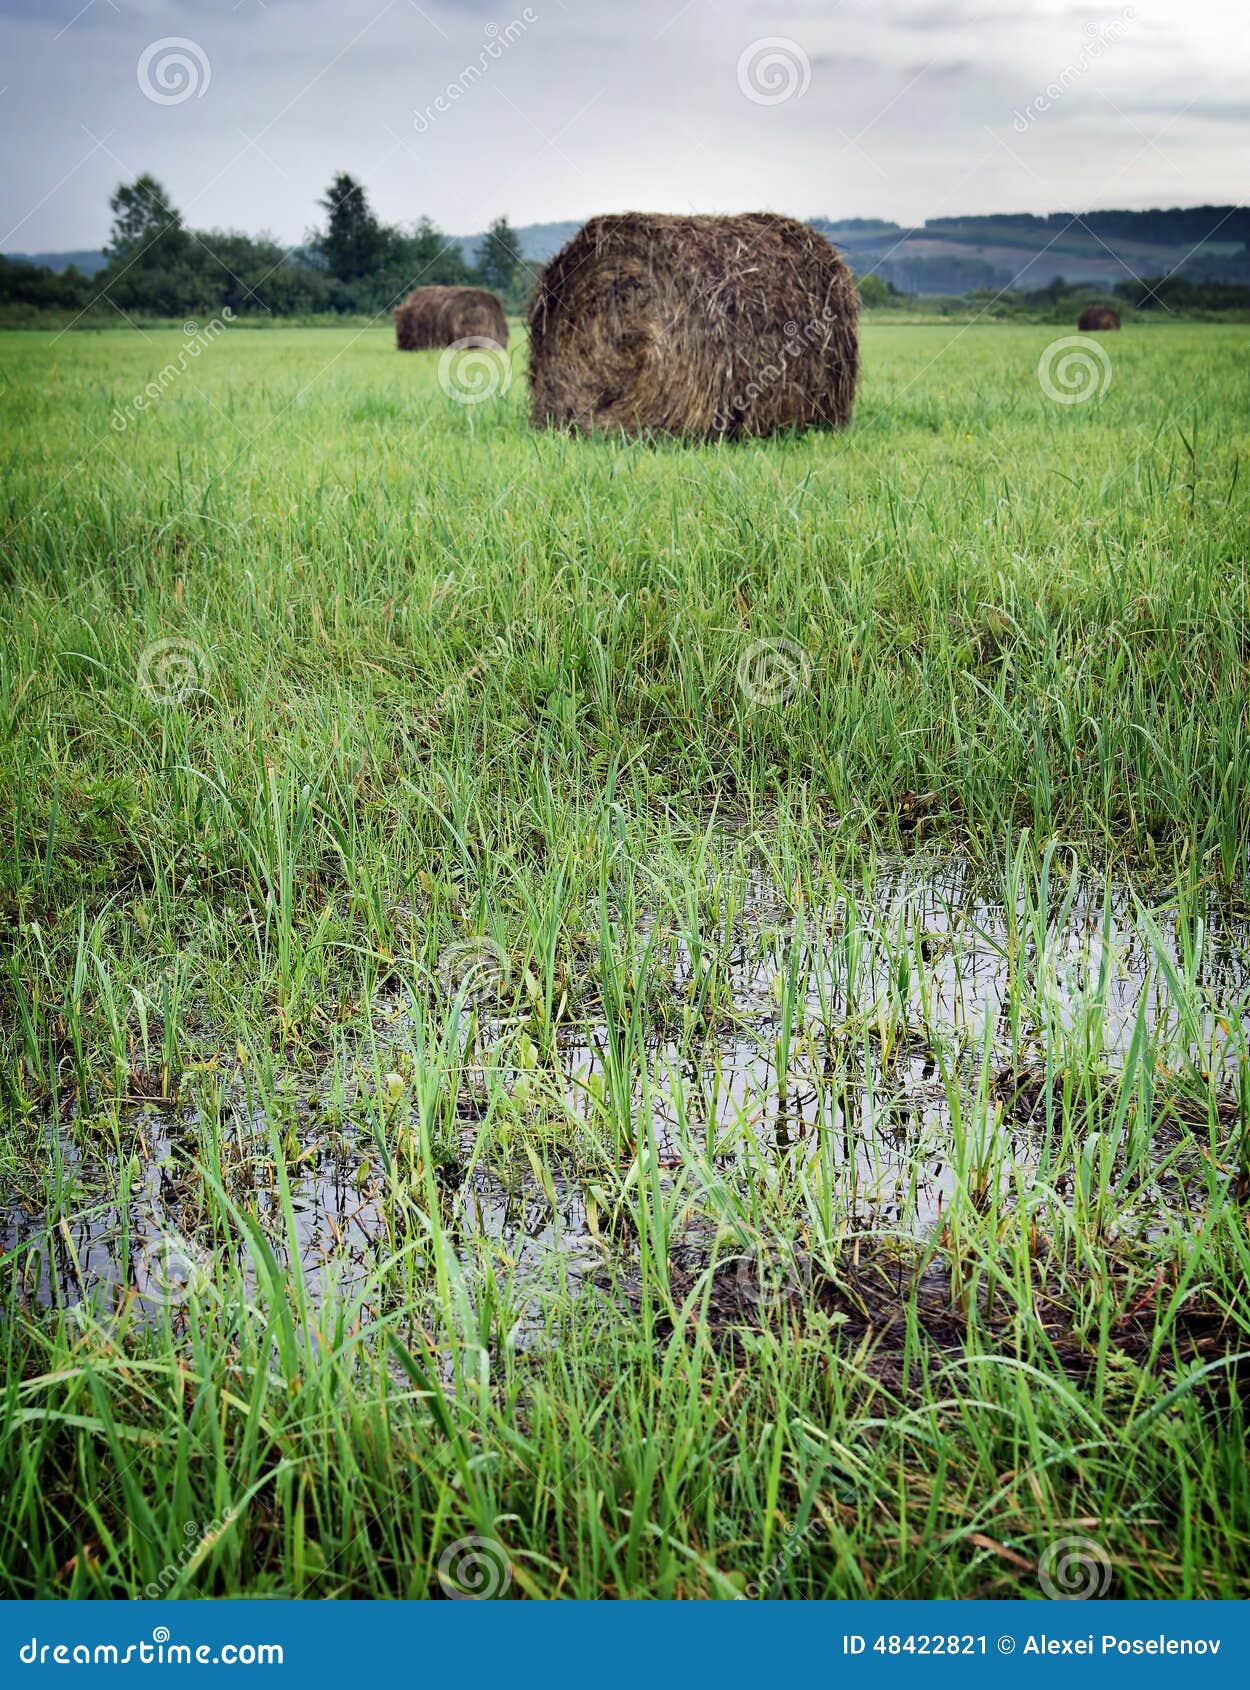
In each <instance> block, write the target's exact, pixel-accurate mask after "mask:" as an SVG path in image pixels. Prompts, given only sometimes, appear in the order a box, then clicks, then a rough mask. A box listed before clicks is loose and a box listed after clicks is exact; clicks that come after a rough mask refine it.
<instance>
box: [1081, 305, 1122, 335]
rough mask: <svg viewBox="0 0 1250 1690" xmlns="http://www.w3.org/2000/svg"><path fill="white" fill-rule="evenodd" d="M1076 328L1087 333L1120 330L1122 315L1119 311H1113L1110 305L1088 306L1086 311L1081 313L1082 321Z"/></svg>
mask: <svg viewBox="0 0 1250 1690" xmlns="http://www.w3.org/2000/svg"><path fill="white" fill-rule="evenodd" d="M1076 326H1077V328H1078V329H1083V330H1085V331H1086V332H1087V333H1088V332H1089V330H1091V329H1092V330H1094V331H1095V332H1098V331H1099V330H1106V329H1118V328H1119V326H1120V314H1119V312H1118V311H1113V310H1112V309H1111V307H1110V306H1109V305H1087V306H1086V307H1085V309H1084V311H1082V312H1081V320H1080V322H1079V323H1078V324H1077V325H1076Z"/></svg>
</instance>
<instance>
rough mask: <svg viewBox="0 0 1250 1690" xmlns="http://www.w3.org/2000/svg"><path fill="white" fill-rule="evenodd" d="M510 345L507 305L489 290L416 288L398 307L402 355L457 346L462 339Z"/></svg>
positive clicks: (397, 341) (397, 333)
mask: <svg viewBox="0 0 1250 1690" xmlns="http://www.w3.org/2000/svg"><path fill="white" fill-rule="evenodd" d="M470 339H472V340H478V341H483V340H493V341H494V342H495V344H496V345H497V346H499V347H505V346H507V344H508V319H507V318H506V317H505V316H504V313H503V306H502V305H501V304H500V302H499V300H498V299H497V298H496V297H495V295H494V294H493V293H487V291H486V289H485V288H456V287H428V288H414V289H413V291H412V292H411V293H410V294H409V295H408V297H407V299H405V300H404V302H403V304H402V305H397V306H396V307H395V344H396V346H397V347H398V348H399V350H400V351H401V352H420V351H422V350H424V349H425V348H427V347H431V346H454V345H455V343H456V342H457V341H458V340H470Z"/></svg>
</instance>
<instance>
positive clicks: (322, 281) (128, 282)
mask: <svg viewBox="0 0 1250 1690" xmlns="http://www.w3.org/2000/svg"><path fill="white" fill-rule="evenodd" d="M320 204H321V207H322V209H323V211H324V212H325V224H324V227H321V228H318V229H315V230H313V231H311V232H310V233H309V235H308V237H307V238H306V240H305V242H304V243H303V244H302V245H301V246H298V247H294V248H284V247H283V246H282V245H281V244H280V243H279V242H278V241H276V240H275V239H273V238H272V237H271V236H268V235H245V234H240V233H238V232H237V231H235V230H224V229H189V228H187V227H186V226H185V225H184V223H183V221H182V215H181V213H180V212H179V211H178V209H177V208H176V207H175V206H174V205H173V204H172V202H171V201H170V198H169V195H168V194H167V193H166V191H165V189H164V187H163V186H162V185H161V183H160V182H158V181H157V180H156V178H155V177H154V176H150V175H144V176H140V177H139V178H138V179H137V180H136V181H134V182H130V183H123V184H122V185H121V186H120V187H119V188H118V189H117V191H116V193H114V194H113V196H112V198H111V199H110V200H109V209H110V210H111V212H112V214H113V226H112V232H111V234H110V237H109V244H108V246H107V247H106V248H105V251H104V259H105V262H104V265H103V267H102V268H97V269H96V270H95V272H94V274H92V275H86V274H84V273H83V272H82V271H81V270H79V269H77V268H75V267H74V266H73V265H70V266H69V268H67V269H63V270H55V269H52V268H51V267H50V266H48V265H46V264H35V263H30V262H27V261H22V260H13V259H8V258H3V257H0V307H3V306H9V307H13V306H19V307H20V306H24V307H27V308H28V309H33V310H36V311H38V310H47V309H54V310H56V311H58V312H61V313H64V312H66V311H69V312H75V313H79V312H81V313H87V312H91V313H93V314H98V313H100V312H104V313H107V314H108V315H109V316H113V315H115V314H116V313H118V312H120V313H122V314H124V315H127V316H129V315H135V314H138V315H142V316H149V317H150V316H157V317H191V316H214V315H216V314H217V313H218V312H220V311H221V310H223V309H224V308H225V307H229V309H230V310H231V311H232V312H234V313H235V315H236V316H245V315H248V314H250V313H260V314H265V315H270V316H276V317H303V316H320V315H325V314H339V315H352V316H356V315H360V314H362V313H365V314H370V315H372V314H374V313H377V312H385V311H388V310H389V309H390V307H391V306H392V305H394V304H395V303H397V301H398V300H399V299H400V298H402V297H403V295H404V294H405V293H406V292H407V291H408V290H409V289H410V288H412V287H414V286H416V285H418V283H423V284H427V283H435V282H444V283H447V282H450V283H457V282H469V283H476V284H478V285H479V286H483V287H489V288H492V289H493V290H494V291H495V292H496V293H498V294H500V295H501V296H502V297H503V298H504V300H505V301H506V302H507V303H509V304H511V305H513V306H514V307H515V306H519V305H520V304H521V303H522V301H523V300H524V298H525V297H526V296H527V293H528V288H529V285H530V278H529V276H528V274H527V273H526V269H525V264H524V260H523V259H522V257H521V253H520V249H519V246H518V242H517V238H516V235H515V232H514V231H513V230H512V228H511V227H510V225H509V224H508V221H507V219H506V218H502V217H501V218H499V219H498V220H497V221H496V222H495V223H493V224H492V225H491V227H490V229H489V230H487V232H486V234H485V235H484V236H483V237H482V238H481V240H480V241H479V242H478V250H477V255H476V260H475V262H473V263H470V262H469V261H468V260H467V258H466V257H465V253H464V249H463V246H462V244H461V243H460V242H459V241H456V240H452V239H449V238H448V237H447V236H445V235H443V234H442V233H440V231H439V230H438V229H436V228H435V227H434V225H433V224H432V223H431V222H430V221H429V220H428V219H424V218H423V219H421V220H420V221H419V222H417V223H416V224H415V225H413V226H412V227H411V228H408V229H401V228H399V227H397V226H395V225H392V224H387V223H383V222H382V221H380V219H379V218H378V217H377V216H376V215H375V214H374V211H373V209H372V207H371V206H370V204H369V200H368V196H367V194H366V192H365V190H364V188H363V187H362V186H361V184H360V183H359V182H357V181H356V180H355V179H354V178H353V177H351V176H348V175H339V176H336V177H335V178H334V180H333V181H332V182H331V183H330V184H329V186H328V187H327V189H326V192H325V195H324V197H323V198H322V200H321V202H320ZM10 315H11V313H10Z"/></svg>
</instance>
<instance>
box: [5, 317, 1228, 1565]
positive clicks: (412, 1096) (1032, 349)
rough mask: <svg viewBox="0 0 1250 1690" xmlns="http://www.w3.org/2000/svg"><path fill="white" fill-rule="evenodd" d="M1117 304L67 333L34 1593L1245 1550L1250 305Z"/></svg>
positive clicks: (8, 895) (14, 1414) (19, 535)
mask: <svg viewBox="0 0 1250 1690" xmlns="http://www.w3.org/2000/svg"><path fill="white" fill-rule="evenodd" d="M1060 338H1062V335H1061V333H1060V331H1057V330H1055V329H1046V328H1037V327H1027V328H1026V327H1004V326H994V327H991V326H980V325H978V326H973V327H953V326H950V327H912V326H908V327H888V326H883V325H878V324H876V323H872V322H869V323H868V325H867V327H866V329H865V332H864V364H865V376H864V383H863V388H862V392H861V398H860V402H859V405H858V410H857V416H856V421H855V423H854V425H853V427H852V428H851V429H850V430H849V431H847V432H846V433H845V434H843V435H840V436H829V435H809V436H806V437H803V438H800V439H774V440H772V441H769V442H765V443H755V444H744V445H729V446H724V445H722V446H719V447H706V446H701V447H683V446H680V445H677V444H674V443H671V442H670V443H660V444H649V443H637V442H636V443H632V444H623V443H620V442H613V441H597V442H588V441H579V440H571V439H566V438H563V437H558V436H551V435H545V434H535V433H533V432H531V431H530V430H529V428H528V427H527V424H526V420H525V402H524V378H523V365H524V348H523V344H517V342H516V341H514V351H513V356H512V360H511V363H510V364H504V363H500V362H495V361H492V360H491V359H489V358H485V359H482V360H479V361H478V362H477V363H476V365H474V366H472V367H468V366H466V367H465V368H463V369H461V367H460V366H459V365H458V364H456V363H455V361H451V362H448V361H444V363H443V365H442V368H441V375H440V360H439V357H438V356H437V355H436V354H416V355H409V356H404V357H400V356H399V355H397V354H396V353H395V352H394V351H393V347H392V340H391V336H390V334H389V332H384V331H383V330H381V329H379V330H374V331H367V332H363V333H362V332H359V331H355V330H313V329H309V330H286V331H283V330H273V331H264V332H256V331H253V330H250V329H248V328H246V327H243V326H241V325H227V326H225V327H224V328H222V329H221V330H220V331H219V332H217V331H214V332H211V333H210V332H209V326H207V325H199V326H196V327H195V328H194V329H190V330H180V329H176V328H174V329H166V330H161V331H154V332H150V333H139V332H135V331H131V330H118V331H115V332H104V333H80V334H72V335H71V334H67V335H63V336H61V337H59V338H54V337H53V336H52V335H50V334H34V333H29V334H20V333H8V334H5V335H3V336H0V407H2V422H0V461H2V462H3V468H4V476H3V486H2V494H0V497H2V499H3V513H2V520H0V527H2V529H3V533H4V541H3V549H2V553H0V572H2V573H0V579H2V581H3V598H2V604H0V616H2V617H3V624H4V629H3V632H4V641H3V654H4V655H3V672H2V676H0V712H2V713H3V720H4V725H5V733H4V735H3V750H2V752H0V759H2V761H0V787H2V792H3V797H2V809H0V826H2V829H3V832H2V837H3V852H2V853H0V877H2V878H0V927H2V928H3V934H2V942H0V953H2V955H3V965H2V966H3V975H2V977H0V1036H2V1037H3V1041H4V1061H3V1072H4V1091H3V1098H2V1100H0V1109H2V1115H0V1270H2V1272H0V1347H2V1349H3V1358H4V1387H3V1388H4V1393H5V1394H4V1414H3V1418H2V1420H0V1482H2V1483H3V1487H4V1491H5V1494H6V1499H7V1500H6V1508H5V1510H4V1511H3V1518H2V1519H0V1588H2V1592H3V1594H5V1595H14V1596H29V1595H55V1594H64V1595H88V1594H100V1595H127V1594H137V1595H144V1594H147V1595H158V1594H173V1595H228V1594H242V1593H246V1594H307V1595H310V1596H315V1597H322V1596H336V1595H350V1596H370V1595H386V1594H393V1595H404V1596H412V1595H426V1594H431V1595H435V1596H442V1595H446V1594H456V1593H459V1592H460V1591H462V1590H468V1591H469V1592H470V1593H473V1594H484V1595H497V1596H508V1597H516V1596H532V1597H558V1596H598V1595H605V1596H646V1595H653V1596H698V1597H712V1598H733V1597H736V1596H742V1595H747V1596H750V1597H765V1596H777V1597H821V1596H862V1595H869V1596H880V1597H894V1596H904V1595H906V1596H973V1595H989V1596H1013V1595H1027V1596H1055V1595H1069V1594H1074V1595H1089V1594H1095V1595H1097V1594H1115V1595H1126V1596H1213V1597H1233V1596H1241V1597H1244V1596H1246V1595H1247V1594H1250V1472H1248V1470H1247V1467H1246V1462H1245V1447H1246V1430H1247V1428H1246V1383H1247V1379H1248V1378H1250V1371H1248V1370H1250V1290H1248V1288H1247V1276H1248V1273H1250V1224H1248V1217H1250V1207H1248V1199H1250V1052H1248V1049H1247V1046H1248V1042H1250V923H1248V922H1247V915H1246V895H1247V890H1248V887H1250V854H1248V853H1250V720H1248V716H1247V696H1248V692H1250V688H1248V685H1247V682H1248V680H1250V619H1248V614H1247V610H1248V607H1247V601H1246V593H1247V532H1248V530H1250V523H1248V516H1250V486H1248V485H1247V483H1246V478H1245V475H1244V469H1243V466H1244V460H1245V458H1246V454H1247V447H1248V445H1250V361H1248V360H1247V356H1246V354H1247V351H1248V350H1250V330H1247V329H1245V328H1236V327H1222V326H1211V325H1184V324H1169V325H1165V326H1162V327H1151V328H1143V329H1131V330H1127V331H1125V332H1123V333H1121V334H1119V335H1115V336H1108V337H1102V339H1101V340H1100V341H1099V342H1098V345H1099V347H1100V348H1101V351H1100V352H1098V353H1093V352H1089V351H1082V350H1081V349H1080V348H1077V349H1076V359H1077V361H1076V362H1072V361H1071V358H1072V350H1073V349H1071V348H1062V347H1060V348H1057V349H1056V348H1055V347H1054V346H1053V344H1052V343H1053V342H1055V341H1056V340H1057V339H1060ZM193 344H194V345H198V347H199V350H198V351H196V352H195V353H194V354H191V353H190V352H189V348H190V346H191V345H193ZM1065 359H1066V360H1068V361H1067V362H1065ZM1082 360H1083V362H1082ZM162 372H163V373H162ZM149 384H151V385H150V386H149ZM136 399H141V400H142V401H143V402H142V403H141V404H138V405H136Z"/></svg>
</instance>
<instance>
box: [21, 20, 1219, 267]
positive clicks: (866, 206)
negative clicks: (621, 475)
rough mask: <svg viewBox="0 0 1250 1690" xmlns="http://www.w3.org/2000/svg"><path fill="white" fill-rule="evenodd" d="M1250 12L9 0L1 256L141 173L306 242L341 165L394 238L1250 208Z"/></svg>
mask: <svg viewBox="0 0 1250 1690" xmlns="http://www.w3.org/2000/svg"><path fill="white" fill-rule="evenodd" d="M1248 18H1250V8H1248V7H1247V6H1246V4H1245V0H1132V3H1131V4H1124V5H1121V4H1120V3H1119V0H1110V3H1108V4H1106V5H1101V4H1097V3H1093V4H1074V3H1072V0H1010V3H1002V0H994V3H992V4H987V3H978V0H841V3H840V4H839V3H837V0H621V3H619V4H613V3H611V0H532V4H529V5H524V4H518V3H517V0H499V3H496V0H419V3H418V0H0V88H3V92H2V93H0V126H2V131H3V137H4V163H5V169H4V171H3V172H2V173H0V176H2V180H0V250H4V251H38V250H44V251H46V250H56V249H64V248H72V247H92V246H97V245H99V244H101V243H102V242H103V240H104V239H105V238H106V236H107V233H108V225H109V213H108V207H107V200H108V195H109V193H110V192H111V191H112V189H113V188H114V187H115V186H116V184H117V183H118V181H120V180H122V179H124V178H130V177H133V176H135V175H137V174H138V173H139V172H141V171H143V170H150V171H152V172H153V173H154V174H155V175H156V176H158V177H159V178H160V179H161V180H162V181H163V182H164V183H165V185H166V186H167V188H168V189H169V190H170V192H171V195H172V198H173V200H174V203H175V204H177V205H178V206H180V207H181V209H182V210H183V212H184V215H185V216H186V218H187V221H188V222H189V223H191V224H192V225H193V226H194V227H198V228H215V227H233V228H241V229H246V230H249V231H253V232H255V231H259V230H261V229H267V230H269V231H271V232H272V233H274V234H275V235H277V236H278V237H279V238H281V239H282V240H284V241H287V242H291V241H296V240H298V239H300V238H301V237H302V235H303V234H304V232H305V230H306V229H307V228H308V227H309V226H310V225H311V224H313V223H314V222H315V221H316V220H317V219H318V216H319V213H318V211H317V205H316V202H317V199H318V197H319V195H320V194H321V193H322V191H323V190H324V188H325V185H326V183H327V182H328V180H329V179H330V177H331V175H332V174H333V173H334V172H335V171H337V170H340V169H343V170H349V171H351V172H352V173H353V174H355V175H358V176H359V177H361V178H362V179H363V180H364V182H365V184H366V186H367V188H368V190H369V193H370V195H371V197H372V200H373V202H374V205H375V206H376V208H377V209H378V211H379V212H380V213H381V214H382V215H383V216H384V217H385V218H386V219H387V220H389V221H396V222H406V221H408V220H410V219H413V218H416V217H417V216H419V215H420V214H422V213H428V214H429V215H430V216H431V217H433V218H434V220H435V221H436V222H437V223H438V224H439V225H440V226H441V227H442V228H443V229H445V230H447V231H448V232H449V233H453V234H468V233H471V232H473V231H475V230H478V229H481V228H482V227H484V225H485V224H486V223H487V222H488V221H489V220H490V219H491V218H493V217H495V216H497V215H499V214H500V213H501V212H504V213H506V214H507V215H508V216H509V217H511V219H512V220H513V221H514V222H516V223H529V222H543V221H549V220H554V219H559V218H579V219H580V218H582V217H585V216H588V215H590V214H591V213H593V212H597V211H613V210H629V209H638V210H652V211H680V210H700V211H744V210H756V209H765V208H767V209H771V210H776V211H786V212H791V213H793V214H795V215H798V216H804V217H806V216H812V215H814V214H817V213H828V214H830V215H834V216H879V217H889V218H894V219H897V220H899V221H903V222H908V221H920V220H922V219H924V218H926V217H933V216H942V215H949V214H951V213H954V212H990V211H1017V210H1030V211H1039V212H1044V211H1051V210H1064V209H1085V208H1087V207H1090V206H1095V207H1096V206H1146V205H1185V204H1196V203H1200V202H1204V201H1211V202H1216V203H1220V202H1223V203H1231V202H1238V201H1242V200H1244V199H1245V198H1246V191H1247V179H1248V174H1250V171H1248V166H1250V23H1248V22H1247V19H1248ZM171 38H177V39H176V40H174V41H173V42H172V44H171ZM1048 90H1049V91H1048Z"/></svg>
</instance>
